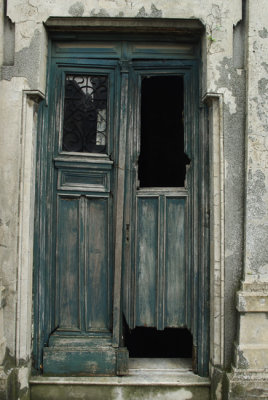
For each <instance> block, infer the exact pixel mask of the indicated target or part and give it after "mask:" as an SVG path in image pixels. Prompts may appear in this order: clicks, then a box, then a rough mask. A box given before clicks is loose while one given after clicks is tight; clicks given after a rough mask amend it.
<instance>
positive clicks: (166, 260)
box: [34, 39, 208, 375]
mask: <svg viewBox="0 0 268 400" xmlns="http://www.w3.org/2000/svg"><path fill="white" fill-rule="evenodd" d="M51 50H52V51H51V66H50V71H49V81H48V103H47V105H46V104H43V107H42V109H41V112H40V132H41V133H40V143H39V149H38V165H39V166H40V169H39V170H38V179H37V180H38V185H39V186H38V188H37V199H36V204H37V213H36V248H35V271H36V272H35V292H36V297H35V298H36V302H35V304H36V309H35V314H36V323H35V349H34V350H35V359H36V366H37V368H39V367H41V369H43V371H44V373H47V374H55V375H59V374H93V375H113V374H116V373H118V374H123V373H127V367H126V365H127V358H128V352H127V349H125V348H124V346H125V342H124V336H123V331H122V321H123V319H124V320H125V321H126V322H127V324H128V326H129V328H130V329H133V328H135V327H153V328H156V329H157V330H163V329H164V328H166V327H168V328H188V329H189V330H190V331H191V332H192V334H193V338H194V345H195V346H196V347H197V349H198V351H199V353H198V354H199V358H198V361H199V364H198V365H199V366H198V369H199V372H200V373H202V374H204V373H206V369H207V349H206V345H205V344H204V343H205V340H206V338H207V331H208V326H207V324H206V323H205V322H204V321H205V319H206V318H207V309H206V307H205V308H204V310H203V311H204V314H203V315H202V317H201V318H200V317H199V314H200V305H203V304H205V303H206V301H207V297H206V296H203V294H201V292H200V282H201V279H200V276H201V270H200V268H199V264H198V262H199V261H198V256H197V252H198V248H199V246H200V241H199V236H198V235H199V233H200V232H201V229H200V224H199V221H200V218H201V211H200V205H201V203H200V196H201V193H202V190H201V189H200V184H203V183H204V182H203V181H202V179H201V180H200V179H199V175H200V166H201V167H202V168H203V164H204V160H203V159H205V157H203V159H202V160H203V161H200V160H201V158H200V155H199V150H200V148H199V146H200V143H201V140H200V137H199V136H198V82H197V77H198V69H197V65H198V63H197V60H196V58H197V57H196V55H195V51H194V46H190V45H189V46H188V47H187V46H186V47H183V46H181V45H180V44H179V43H172V44H171V43H170V42H169V41H167V43H165V42H163V43H159V42H157V43H155V42H154V43H153V42H152V43H148V41H136V40H133V39H129V40H126V41H120V40H106V41H103V40H102V41H100V40H95V41H89V40H81V41H80V42H71V43H70V42H68V41H57V42H55V43H54V44H53V46H52V48H51ZM174 115H175V117H174ZM170 121H171V122H170ZM172 121H173V122H172ZM203 150H204V149H203V148H202V151H203ZM202 187H204V185H203V186H202ZM204 279H206V278H205V274H203V275H202V282H203V280H204ZM200 299H201V300H200ZM202 307H203V306H202ZM200 343H202V345H201V344H200Z"/></svg>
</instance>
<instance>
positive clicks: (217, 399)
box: [215, 382, 222, 400]
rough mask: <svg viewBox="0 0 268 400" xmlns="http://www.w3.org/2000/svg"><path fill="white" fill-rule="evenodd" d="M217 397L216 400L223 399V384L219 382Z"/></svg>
mask: <svg viewBox="0 0 268 400" xmlns="http://www.w3.org/2000/svg"><path fill="white" fill-rule="evenodd" d="M215 396H216V400H221V399H222V383H221V382H219V383H218V385H217V389H216V393H215Z"/></svg>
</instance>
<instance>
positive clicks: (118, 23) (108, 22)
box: [45, 17, 204, 35]
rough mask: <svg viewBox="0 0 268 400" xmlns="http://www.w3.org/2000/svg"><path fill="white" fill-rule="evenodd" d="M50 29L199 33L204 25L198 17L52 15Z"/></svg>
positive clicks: (49, 21)
mask: <svg viewBox="0 0 268 400" xmlns="http://www.w3.org/2000/svg"><path fill="white" fill-rule="evenodd" d="M45 26H46V27H47V29H48V30H50V31H68V32H70V31H92V30H93V31H100V32H101V31H103V32H107V31H111V30H112V31H114V30H117V31H118V30H121V31H124V32H126V31H128V32H135V33H137V32H150V31H152V32H155V31H156V30H157V32H163V31H166V32H176V33H191V34H199V35H200V33H202V32H203V31H204V25H203V24H202V23H201V21H200V20H198V19H180V18H176V19H175V18H168V19H164V18H105V17H101V18H98V17H97V18H96V17H85V18H73V17H62V18H60V17H50V18H48V19H47V21H46V22H45Z"/></svg>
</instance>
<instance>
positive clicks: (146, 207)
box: [134, 188, 187, 330]
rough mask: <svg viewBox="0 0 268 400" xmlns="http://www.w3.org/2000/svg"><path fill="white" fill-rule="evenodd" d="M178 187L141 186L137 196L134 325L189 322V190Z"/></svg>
mask: <svg viewBox="0 0 268 400" xmlns="http://www.w3.org/2000/svg"><path fill="white" fill-rule="evenodd" d="M159 191H161V193H159ZM171 191H172V192H173V193H172V194H171ZM175 191H176V189H175V188H172V189H171V190H169V189H168V188H166V189H165V190H161V189H159V188H155V189H153V188H151V189H150V191H147V194H146V189H141V190H139V191H138V194H137V197H136V201H137V221H136V235H135V248H136V261H135V271H136V272H135V276H136V278H135V288H134V291H135V304H136V306H135V322H134V326H144V327H154V328H157V329H160V330H162V329H164V328H168V327H169V328H171V327H172V328H179V327H184V326H186V320H185V314H186V313H185V309H186V257H185V254H186V250H187V249H186V241H185V236H186V232H185V228H186V224H185V219H186V215H185V214H186V199H187V191H186V190H185V191H184V193H183V190H180V193H177V194H175V193H174V192H175ZM157 192H158V193H157ZM169 192H170V193H169Z"/></svg>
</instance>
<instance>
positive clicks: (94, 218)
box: [84, 198, 111, 331]
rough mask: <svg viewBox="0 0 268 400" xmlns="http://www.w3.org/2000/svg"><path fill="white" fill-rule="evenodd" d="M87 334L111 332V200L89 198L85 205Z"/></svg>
mask: <svg viewBox="0 0 268 400" xmlns="http://www.w3.org/2000/svg"><path fill="white" fill-rule="evenodd" d="M85 207H86V208H85V214H86V215H85V217H84V225H85V305H86V330H87V331H92V330H93V331H108V330H109V329H111V323H110V322H111V321H110V319H111V316H110V315H111V298H110V296H111V287H110V276H109V255H108V254H109V228H108V227H109V216H108V199H107V198H106V199H102V198H100V199H92V198H87V199H86V204H85Z"/></svg>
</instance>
